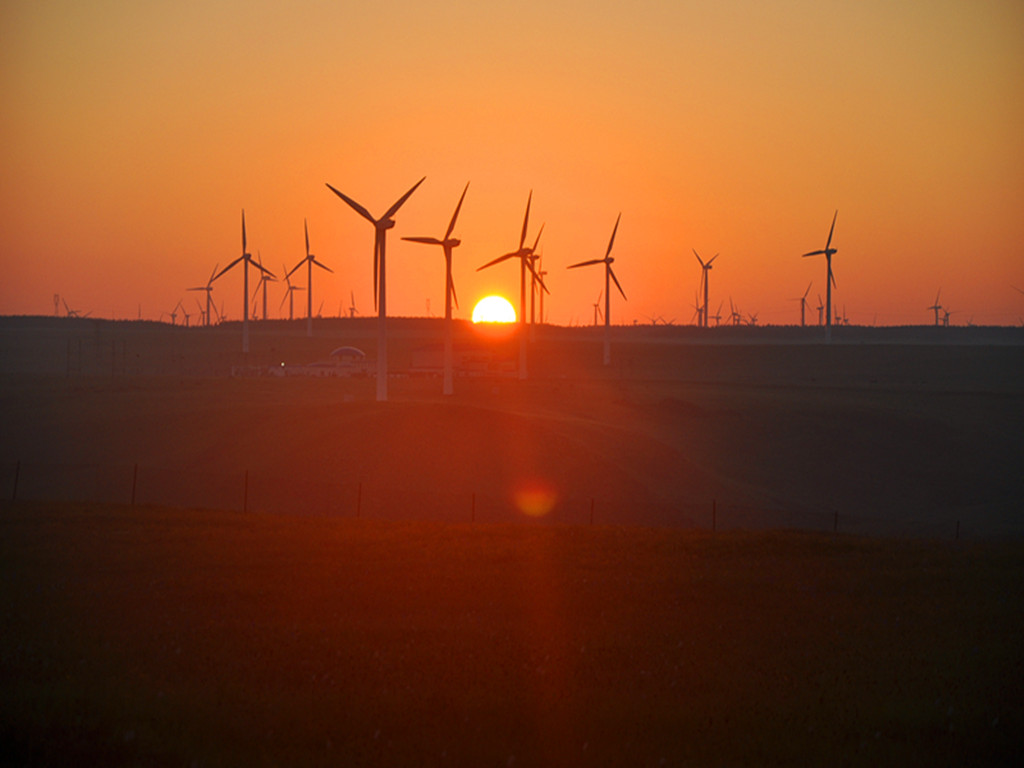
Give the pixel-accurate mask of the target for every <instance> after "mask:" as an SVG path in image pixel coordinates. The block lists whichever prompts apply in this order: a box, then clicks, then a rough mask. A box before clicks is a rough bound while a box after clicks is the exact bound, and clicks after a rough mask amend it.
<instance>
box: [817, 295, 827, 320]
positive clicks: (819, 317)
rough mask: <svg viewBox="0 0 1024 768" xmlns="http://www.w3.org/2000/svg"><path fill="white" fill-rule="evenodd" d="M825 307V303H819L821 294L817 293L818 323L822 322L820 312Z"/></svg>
mask: <svg viewBox="0 0 1024 768" xmlns="http://www.w3.org/2000/svg"><path fill="white" fill-rule="evenodd" d="M824 309H825V305H824V304H822V303H821V294H820V293H819V294H818V325H821V323H822V314H821V313H822V312H823V311H824Z"/></svg>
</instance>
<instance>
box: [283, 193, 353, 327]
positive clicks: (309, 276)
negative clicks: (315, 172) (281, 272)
mask: <svg viewBox="0 0 1024 768" xmlns="http://www.w3.org/2000/svg"><path fill="white" fill-rule="evenodd" d="M327 186H328V187H330V186H331V185H330V184H328V185H327ZM332 189H333V187H332ZM338 194H341V193H340V192H339V193H338ZM302 229H303V232H304V233H305V235H306V258H304V259H303V260H302V261H300V262H299V263H298V264H296V265H295V266H294V267H292V268H291V270H290V271H289V272H288V273H287V274H286V275H285V277H289V276H291V275H292V274H293V273H294V272H295V270H297V269H298V268H299V267H301V266H302V265H303V264H305V265H306V336H308V337H310V338H312V336H313V265H314V264H316V265H317V266H318V267H320V269H326V270H327V271H328V272H330V273H331V274H334V270H333V269H331V268H330V267H328V266H325V265H324V264H323V263H322V262H319V261H317V258H316V256H314V255H313V254H312V253H310V252H309V223H308V222H307V221H306V219H303V220H302Z"/></svg>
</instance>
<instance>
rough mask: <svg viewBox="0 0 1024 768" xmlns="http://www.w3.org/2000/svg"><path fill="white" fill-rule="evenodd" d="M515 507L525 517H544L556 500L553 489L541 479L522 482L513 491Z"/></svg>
mask: <svg viewBox="0 0 1024 768" xmlns="http://www.w3.org/2000/svg"><path fill="white" fill-rule="evenodd" d="M512 496H513V499H514V501H515V505H516V509H518V510H519V511H520V512H522V513H523V514H524V515H526V516H527V517H544V515H546V514H548V513H549V512H550V511H551V510H552V509H554V506H555V502H556V501H557V500H558V494H557V493H555V489H554V488H552V487H551V486H550V485H548V484H547V483H545V482H544V481H542V480H530V481H527V482H524V483H522V484H521V485H520V486H519V487H518V488H517V489H516V490H515V492H514V493H513V495H512Z"/></svg>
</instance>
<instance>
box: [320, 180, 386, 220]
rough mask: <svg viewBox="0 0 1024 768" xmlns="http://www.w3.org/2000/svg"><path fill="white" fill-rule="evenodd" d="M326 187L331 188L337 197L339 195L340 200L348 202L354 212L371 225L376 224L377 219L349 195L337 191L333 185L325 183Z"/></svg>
mask: <svg viewBox="0 0 1024 768" xmlns="http://www.w3.org/2000/svg"><path fill="white" fill-rule="evenodd" d="M327 188H328V189H329V190H331V192H333V193H334V194H336V195H337V196H338V197H340V198H341V199H342V200H344V201H345V202H346V203H348V204H349V205H350V206H351V207H352V209H353V210H354V211H355V212H356V213H358V214H359V215H360V216H362V217H363V218H364V219H366V220H367V221H368V222H370V223H371V224H373V225H376V224H377V220H376V219H375V218H373V216H371V215H370V212H369V211H368V210H366V209H365V208H363V206H361V205H360V204H359V203H357V202H356V201H355V200H353V199H352V198H351V197H348V196H347V195H345V193H344V192H339V191H338V190H336V189H335V188H334V187H332V186H331V185H330V184H328V185H327Z"/></svg>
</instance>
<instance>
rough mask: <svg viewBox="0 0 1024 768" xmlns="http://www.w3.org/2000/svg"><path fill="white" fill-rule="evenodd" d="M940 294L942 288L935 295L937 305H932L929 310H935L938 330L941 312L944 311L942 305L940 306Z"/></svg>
mask: <svg viewBox="0 0 1024 768" xmlns="http://www.w3.org/2000/svg"><path fill="white" fill-rule="evenodd" d="M940 293H942V289H941V288H939V290H938V292H937V293H936V294H935V303H934V304H932V305H931V306H930V307H928V309H932V310H935V327H936V328H938V327H939V310H940V309H942V305H941V304H939V294H940Z"/></svg>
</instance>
